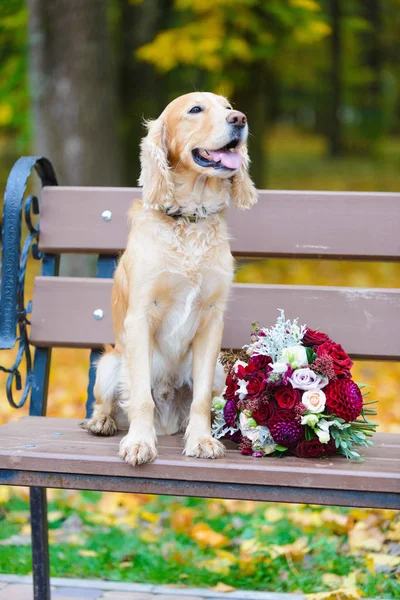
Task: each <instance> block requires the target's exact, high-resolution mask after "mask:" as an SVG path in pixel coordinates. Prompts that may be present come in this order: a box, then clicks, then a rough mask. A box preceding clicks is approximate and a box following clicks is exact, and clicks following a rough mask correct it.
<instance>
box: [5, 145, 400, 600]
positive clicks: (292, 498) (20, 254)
mask: <svg viewBox="0 0 400 600" xmlns="http://www.w3.org/2000/svg"><path fill="white" fill-rule="evenodd" d="M33 169H35V170H36V172H37V174H38V175H39V178H40V180H41V183H42V186H57V179H56V176H55V173H54V170H53V167H52V165H51V163H50V162H49V160H47V159H46V158H43V157H24V158H21V159H19V160H18V161H17V162H16V164H15V165H14V167H13V169H12V171H11V174H10V177H9V179H8V183H7V188H6V192H5V199H4V215H3V258H2V261H3V262H2V268H3V270H2V274H3V275H2V281H1V299H0V314H1V321H0V349H9V348H13V347H14V346H15V345H16V344H18V354H17V357H16V360H15V363H14V364H13V366H12V367H11V368H10V369H5V368H3V367H0V368H1V370H3V371H6V372H8V374H9V375H8V379H7V397H8V400H9V402H10V404H11V405H12V406H14V407H15V408H19V407H21V406H22V405H23V404H25V402H26V401H27V399H28V397H29V396H30V406H29V414H30V415H31V416H35V417H38V416H45V414H46V403H47V391H48V380H49V370H50V361H51V347H50V346H45V345H44V346H43V347H41V346H40V343H38V344H36V348H35V356H34V361H33V360H32V356H31V349H30V346H29V339H28V326H29V325H30V321H29V315H30V313H31V309H32V307H31V303H30V302H29V303H27V304H25V298H24V280H25V272H26V265H27V259H28V255H29V252H30V249H31V248H32V254H33V256H34V258H35V259H38V260H42V276H44V277H49V276H58V273H59V255H58V254H57V253H54V254H53V253H51V252H46V253H41V252H40V251H39V248H38V236H39V227H38V226H35V225H34V224H33V221H32V214H33V215H38V214H39V200H38V198H37V197H36V196H34V195H31V196H28V197H27V199H26V200H25V199H24V194H25V191H26V186H27V180H28V178H29V175H30V174H31V171H32V170H33ZM399 201H400V198H399ZM22 217H24V221H25V223H26V225H27V227H28V237H27V239H26V241H25V242H24V244H23V247H22V249H21V229H22V228H21V224H22ZM318 253H319V251H318V249H315V248H314V250H313V247H312V246H311V247H310V248H308V249H307V248H306V247H304V248H303V251H299V252H298V253H297V254H298V255H304V256H307V255H311V256H316V255H318ZM253 255H257V251H256V252H254V253H253ZM259 255H260V256H261V255H262V251H260V253H259ZM276 255H277V256H279V255H280V253H279V252H277V253H276ZM377 256H378V255H377V253H376V252H375V257H377ZM384 256H385V258H386V259H387V257H388V254H387V253H386V254H384ZM334 257H337V254H335V253H333V254H332V258H334ZM361 258H362V257H361ZM389 260H399V257H398V255H396V254H395V253H394V254H393V256H392V257H390V258H389ZM114 268H115V253H114V254H100V255H99V258H98V268H97V277H100V278H112V276H113V272H114ZM17 331H18V334H17ZM100 352H101V350H100V349H99V347H98V346H97V347H93V349H92V351H91V359H90V368H89V385H88V399H87V404H86V415H87V416H89V415H90V414H91V411H92V407H93V403H94V397H93V385H94V378H95V367H94V365H95V361H96V359H97V358H98V356H99V354H100ZM399 354H400V351H399ZM24 359H25V361H26V366H27V372H26V377H25V378H24V382H23V377H22V376H21V373H20V367H21V364H22V361H23V360H24ZM14 385H15V386H16V388H17V389H18V390H21V389H23V393H22V396H21V400H20V401H19V402H18V403H17V402H15V401H14V397H13V386H14ZM0 484H5V485H17V486H19V485H24V486H25V485H28V486H30V507H31V523H32V563H33V581H34V598H35V600H49V599H50V583H49V581H50V579H49V549H48V533H47V529H48V527H47V502H46V487H60V488H67V489H68V488H71V489H97V490H109V491H127V492H136V493H145V492H146V493H154V494H172V495H193V496H200V497H221V491H220V490H221V485H222V484H213V483H212V482H206V481H185V480H181V481H179V480H175V479H163V478H152V477H124V476H103V475H95V474H87V473H86V474H79V473H58V474H57V476H56V477H55V476H54V473H53V472H50V471H48V472H45V471H43V472H38V471H35V474H34V478H33V477H32V476H31V471H29V470H26V469H24V470H22V469H18V468H16V469H10V468H0ZM223 485H224V497H226V498H241V499H246V498H253V499H256V500H269V501H274V500H276V501H282V499H283V497H282V486H276V485H257V484H255V483H251V484H249V483H231V484H228V483H224V484H223ZM284 496H285V500H284V501H286V502H298V501H299V497H300V501H302V502H310V503H314V504H315V503H320V504H337V505H344V506H351V505H353V506H354V505H358V506H374V507H382V508H385V507H388V508H389V507H391V508H400V502H399V494H398V493H390V492H387V491H376V490H374V491H366V490H364V491H360V490H357V491H354V490H343V489H341V490H336V489H328V488H326V489H316V488H313V489H311V490H305V489H304V490H302V494H301V495H300V496H299V488H298V487H295V486H293V487H291V486H290V485H285V487H284Z"/></svg>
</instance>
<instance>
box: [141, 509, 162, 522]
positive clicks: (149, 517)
mask: <svg viewBox="0 0 400 600" xmlns="http://www.w3.org/2000/svg"><path fill="white" fill-rule="evenodd" d="M140 518H141V519H143V521H147V522H148V523H158V521H159V520H160V515H156V514H155V513H151V512H146V511H145V512H142V513H140Z"/></svg>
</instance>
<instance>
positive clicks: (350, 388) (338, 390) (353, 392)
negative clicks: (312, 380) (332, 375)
mask: <svg viewBox="0 0 400 600" xmlns="http://www.w3.org/2000/svg"><path fill="white" fill-rule="evenodd" d="M324 392H325V395H326V408H327V409H328V410H329V412H330V413H332V414H334V415H336V416H337V417H340V418H341V419H344V420H345V421H347V422H350V421H354V420H355V419H357V417H358V416H359V415H360V414H361V411H362V407H363V399H362V394H361V390H360V388H359V387H358V385H357V384H356V383H354V381H352V380H351V379H336V380H335V381H332V382H331V383H330V384H329V385H327V386H326V388H325V389H324Z"/></svg>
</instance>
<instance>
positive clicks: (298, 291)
mask: <svg viewBox="0 0 400 600" xmlns="http://www.w3.org/2000/svg"><path fill="white" fill-rule="evenodd" d="M111 286H112V281H110V280H108V279H86V278H65V277H37V278H36V281H35V294H34V302H33V314H32V319H31V321H32V329H31V341H32V343H33V344H34V345H36V346H49V345H50V346H68V347H100V346H102V345H103V344H105V343H113V342H114V335H113V329H112V322H111V311H110V295H111ZM98 308H101V309H102V310H103V311H104V318H103V319H102V320H100V321H96V320H95V319H94V317H93V312H94V310H96V309H98ZM278 308H284V309H285V312H286V315H287V316H288V317H289V318H295V317H299V319H300V322H301V323H306V324H308V325H309V326H310V327H311V328H313V329H320V330H322V331H326V333H328V334H329V335H330V336H331V337H332V339H334V340H336V341H338V342H339V343H341V344H342V346H343V347H344V348H345V349H346V350H347V351H348V352H349V354H351V355H352V356H354V357H357V358H371V359H391V360H398V359H400V344H399V339H400V319H399V318H398V316H399V314H400V290H395V289H361V290H358V289H355V288H331V287H322V286H321V287H308V286H281V285H252V284H236V285H234V286H233V292H232V298H231V300H230V303H229V307H228V310H227V314H226V317H225V332H224V339H223V345H224V347H226V348H240V347H242V345H244V344H246V343H248V340H249V334H250V329H251V325H250V322H251V321H252V320H258V321H259V322H260V324H262V325H264V326H269V325H272V324H273V323H274V322H275V320H276V317H277V314H278V312H277V309H278Z"/></svg>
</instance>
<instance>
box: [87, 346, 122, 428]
mask: <svg viewBox="0 0 400 600" xmlns="http://www.w3.org/2000/svg"><path fill="white" fill-rule="evenodd" d="M120 369H121V356H120V355H119V354H118V353H117V352H115V351H114V350H112V349H111V348H106V352H105V353H104V354H103V356H102V357H101V358H100V360H99V362H98V363H97V370H96V383H95V386H94V396H95V398H96V404H95V406H94V411H93V416H92V417H91V418H90V419H88V420H87V421H84V422H83V423H82V424H81V427H82V428H83V429H87V430H88V431H89V433H92V434H93V435H115V434H116V433H117V424H116V422H115V418H114V417H115V410H116V403H117V388H118V385H119V376H120Z"/></svg>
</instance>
